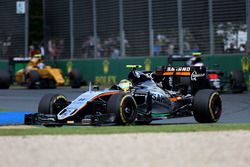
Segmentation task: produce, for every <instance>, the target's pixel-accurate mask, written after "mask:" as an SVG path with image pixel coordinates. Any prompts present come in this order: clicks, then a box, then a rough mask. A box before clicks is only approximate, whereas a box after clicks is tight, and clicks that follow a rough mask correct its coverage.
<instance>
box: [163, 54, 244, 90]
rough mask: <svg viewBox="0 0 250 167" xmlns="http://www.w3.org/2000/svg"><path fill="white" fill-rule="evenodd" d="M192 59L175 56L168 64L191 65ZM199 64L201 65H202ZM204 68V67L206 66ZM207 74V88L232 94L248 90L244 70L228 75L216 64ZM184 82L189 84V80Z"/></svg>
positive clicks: (188, 56)
mask: <svg viewBox="0 0 250 167" xmlns="http://www.w3.org/2000/svg"><path fill="white" fill-rule="evenodd" d="M192 58H193V57H192V56H190V55H185V56H180V55H173V56H171V57H169V59H168V63H169V64H173V62H176V61H179V62H184V63H186V64H189V63H190V62H189V61H190V60H191V59H192ZM198 64H200V65H201V63H198ZM202 64H203V63H202ZM193 65H194V64H193ZM202 66H204V64H203V65H202ZM206 72H207V83H208V84H207V88H210V89H213V90H216V91H219V92H224V91H231V92H232V93H242V92H244V91H246V90H247V84H246V80H245V76H244V73H243V71H242V70H232V71H230V72H229V73H227V72H223V71H222V70H220V69H219V65H218V64H214V65H213V66H212V67H209V68H208V69H207V70H206ZM184 82H186V83H187V80H185V79H184ZM187 84H188V83H187Z"/></svg>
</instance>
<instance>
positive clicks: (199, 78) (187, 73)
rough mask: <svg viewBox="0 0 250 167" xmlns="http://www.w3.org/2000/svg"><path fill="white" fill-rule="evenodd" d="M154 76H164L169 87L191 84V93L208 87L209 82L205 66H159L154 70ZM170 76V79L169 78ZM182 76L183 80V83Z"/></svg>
mask: <svg viewBox="0 0 250 167" xmlns="http://www.w3.org/2000/svg"><path fill="white" fill-rule="evenodd" d="M155 74H156V76H155V77H156V78H158V79H159V78H162V79H163V78H165V80H166V79H167V81H169V85H170V86H171V87H176V85H183V84H184V85H185V86H188V85H190V86H191V89H192V93H193V94H195V92H197V91H198V90H200V89H209V88H210V84H209V82H208V80H207V72H206V67H205V66H181V67H173V66H159V67H157V70H156V72H155ZM170 78H172V79H170ZM183 78H187V79H185V82H184V83H183V81H184V80H183Z"/></svg>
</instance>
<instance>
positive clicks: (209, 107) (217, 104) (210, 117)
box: [193, 89, 222, 123]
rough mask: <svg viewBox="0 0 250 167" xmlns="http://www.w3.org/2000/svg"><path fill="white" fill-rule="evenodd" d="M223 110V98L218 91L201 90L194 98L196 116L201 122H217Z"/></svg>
mask: <svg viewBox="0 0 250 167" xmlns="http://www.w3.org/2000/svg"><path fill="white" fill-rule="evenodd" d="M221 112H222V100H221V97H220V95H219V93H218V92H216V91H214V90H211V89H202V90H199V91H198V92H197V93H196V94H195V96H194V100H193V114H194V118H195V120H196V121H197V122H199V123H214V122H217V121H218V120H219V118H220V116H221Z"/></svg>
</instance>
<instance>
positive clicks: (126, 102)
mask: <svg viewBox="0 0 250 167" xmlns="http://www.w3.org/2000/svg"><path fill="white" fill-rule="evenodd" d="M107 111H108V113H113V114H114V115H115V123H116V124H117V125H125V124H130V123H133V122H134V121H135V118H136V116H137V111H136V102H135V99H134V98H133V96H131V95H129V94H125V93H120V94H114V95H112V96H111V97H110V98H109V100H108V105H107Z"/></svg>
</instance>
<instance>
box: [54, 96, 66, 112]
mask: <svg viewBox="0 0 250 167" xmlns="http://www.w3.org/2000/svg"><path fill="white" fill-rule="evenodd" d="M66 104H67V101H66V99H65V98H63V97H61V98H58V99H56V100H55V101H54V102H53V105H52V109H53V111H54V112H55V113H58V112H60V111H61V110H62V109H63V108H64V107H66Z"/></svg>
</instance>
